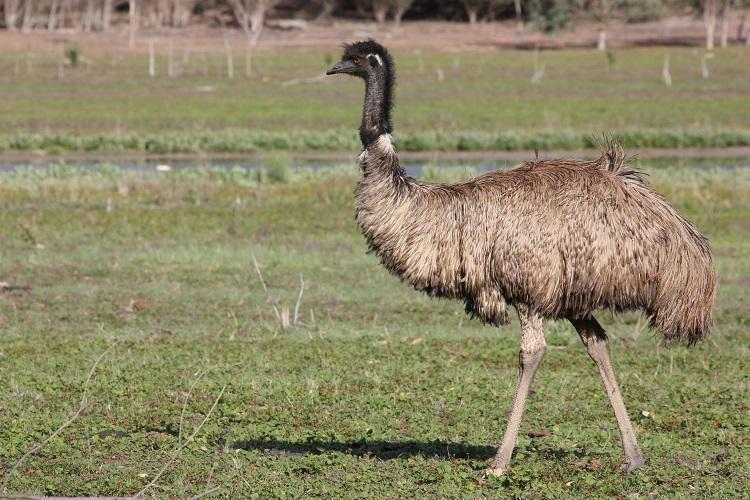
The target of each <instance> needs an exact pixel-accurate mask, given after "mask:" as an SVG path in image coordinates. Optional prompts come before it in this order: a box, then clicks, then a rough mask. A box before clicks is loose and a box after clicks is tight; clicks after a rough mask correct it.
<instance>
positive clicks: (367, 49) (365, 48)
mask: <svg viewBox="0 0 750 500" xmlns="http://www.w3.org/2000/svg"><path fill="white" fill-rule="evenodd" d="M337 74H346V75H354V76H358V77H360V78H363V79H365V80H367V79H368V78H370V77H373V76H374V77H378V76H379V77H382V78H385V79H386V81H387V83H388V84H392V83H393V82H392V75H393V59H391V55H390V54H389V53H388V51H387V50H386V48H385V47H383V46H382V45H380V44H379V43H378V42H376V41H375V40H372V39H370V40H366V41H363V42H355V43H352V44H347V45H344V53H343V55H342V56H341V61H340V62H339V63H338V64H336V65H334V66H333V67H332V68H331V69H329V70H328V71H327V72H326V75H337Z"/></svg>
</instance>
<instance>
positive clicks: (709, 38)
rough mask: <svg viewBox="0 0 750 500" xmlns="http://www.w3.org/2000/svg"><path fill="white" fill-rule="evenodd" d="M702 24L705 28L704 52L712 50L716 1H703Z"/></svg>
mask: <svg viewBox="0 0 750 500" xmlns="http://www.w3.org/2000/svg"><path fill="white" fill-rule="evenodd" d="M703 24H704V25H705V26H706V50H714V36H715V33H716V0H703Z"/></svg>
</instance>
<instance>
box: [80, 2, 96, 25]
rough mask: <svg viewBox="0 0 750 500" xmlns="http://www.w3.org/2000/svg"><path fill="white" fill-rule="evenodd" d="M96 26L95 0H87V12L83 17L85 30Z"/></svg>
mask: <svg viewBox="0 0 750 500" xmlns="http://www.w3.org/2000/svg"><path fill="white" fill-rule="evenodd" d="M93 28H94V0H86V12H85V14H84V17H83V31H87V32H88V31H91V30H92V29H93Z"/></svg>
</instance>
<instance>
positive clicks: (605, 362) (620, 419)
mask: <svg viewBox="0 0 750 500" xmlns="http://www.w3.org/2000/svg"><path fill="white" fill-rule="evenodd" d="M570 322H571V323H573V326H574V327H575V328H576V330H577V331H578V335H580V337H581V340H582V341H583V344H584V345H585V346H586V350H587V351H588V353H589V356H591V359H593V360H594V363H596V367H597V368H598V369H599V375H601V377H602V381H603V382H604V387H605V389H607V395H608V396H609V402H610V404H611V405H612V409H613V410H614V412H615V417H616V418H617V425H618V426H619V427H620V438H621V439H622V449H623V451H624V452H625V464H624V465H623V470H624V471H625V472H630V471H633V470H635V469H637V468H639V467H641V466H642V465H643V464H644V462H645V461H644V459H643V454H641V449H640V448H639V447H638V441H636V439H635V431H634V430H633V425H632V424H631V423H630V419H629V418H628V412H627V410H626V409H625V403H623V400H622V395H621V394H620V388H619V387H618V386H617V379H616V378H615V371H614V369H613V368H612V359H611V358H610V354H609V341H608V340H607V335H606V334H605V333H604V329H603V328H602V327H601V325H599V323H598V322H597V321H596V320H595V319H594V318H593V316H592V317H591V319H587V320H570Z"/></svg>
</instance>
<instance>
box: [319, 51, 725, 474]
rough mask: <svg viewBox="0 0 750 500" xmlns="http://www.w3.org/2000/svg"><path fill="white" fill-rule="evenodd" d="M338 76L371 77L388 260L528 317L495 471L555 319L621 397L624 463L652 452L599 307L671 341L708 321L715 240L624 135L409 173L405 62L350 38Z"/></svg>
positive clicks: (363, 188)
mask: <svg viewBox="0 0 750 500" xmlns="http://www.w3.org/2000/svg"><path fill="white" fill-rule="evenodd" d="M327 74H329V75H333V74H349V75H353V76H357V77H359V78H362V79H363V80H364V81H365V101H364V110H363V112H362V122H361V125H360V128H359V136H360V139H361V141H362V145H363V151H362V154H361V155H360V164H361V167H362V172H363V176H362V179H361V180H360V182H359V183H358V186H357V190H356V202H355V208H356V220H357V223H358V224H359V226H360V228H361V230H362V233H363V234H364V236H365V238H366V239H367V242H368V244H369V246H370V248H371V250H373V251H374V252H375V253H376V254H377V255H378V256H379V258H380V260H381V261H382V263H383V265H384V266H385V267H386V268H387V269H388V270H389V271H390V272H392V273H393V274H396V275H397V276H399V277H401V279H402V280H403V281H405V282H407V283H409V284H410V285H412V286H413V287H414V288H416V289H417V290H421V291H424V292H427V293H429V294H431V295H435V296H440V297H446V298H452V299H460V300H463V301H464V302H465V304H466V312H467V313H469V314H471V315H472V316H476V317H478V318H479V319H480V320H481V321H483V322H485V323H489V324H492V325H498V326H499V325H503V324H507V323H508V314H507V312H506V310H507V306H508V305H512V306H514V307H515V309H516V311H517V313H518V317H519V321H520V324H521V350H520V354H519V375H518V385H517V387H516V393H515V398H514V400H513V405H512V409H511V412H510V417H509V421H508V425H507V428H506V431H505V435H504V437H503V441H502V444H501V445H500V448H499V449H498V451H497V455H496V456H495V459H494V461H493V463H492V465H491V467H490V468H489V469H487V470H486V471H485V473H486V474H490V475H502V474H504V473H505V471H506V470H507V468H508V466H509V464H510V460H511V455H512V453H513V448H514V446H515V443H516V437H517V434H518V428H519V426H520V424H521V417H522V413H523V407H524V403H525V401H526V398H527V396H528V393H529V388H530V386H531V383H532V380H533V378H534V373H535V372H536V370H537V368H538V367H539V364H540V362H541V361H542V357H543V356H544V350H545V340H544V331H543V322H544V320H547V319H551V320H556V319H567V320H568V321H570V322H571V323H572V324H573V326H574V327H575V329H576V331H577V332H578V335H579V336H580V338H581V340H582V341H583V344H584V345H585V347H586V350H587V352H588V354H589V356H590V357H591V359H592V360H593V361H594V363H595V364H596V367H597V368H598V371H599V375H600V376H601V379H602V381H603V383H604V387H605V389H606V391H607V395H608V396H609V400H610V404H611V406H612V409H613V410H614V414H615V417H616V419H617V423H618V426H619V430H620V437H621V440H622V446H623V451H624V454H625V462H624V464H623V470H624V471H627V472H629V471H632V470H634V469H637V468H638V467H641V466H642V465H643V464H644V458H643V455H642V454H641V450H640V448H639V446H638V442H637V441H636V437H635V432H634V430H633V426H632V424H631V423H630V419H629V418H628V414H627V410H626V409H625V404H624V403H623V399H622V396H621V395H620V390H619V388H618V385H617V380H616V378H615V373H614V370H613V368H612V361H611V359H610V353H609V344H608V340H607V335H606V334H605V332H604V329H603V328H602V327H601V326H600V325H599V323H598V322H597V320H596V319H595V318H594V316H593V311H594V310H596V309H610V310H613V311H625V310H641V311H644V312H645V313H646V314H647V315H648V318H649V321H650V324H651V326H652V327H653V328H654V329H655V330H656V331H657V332H659V333H660V334H662V335H663V337H664V340H665V342H667V343H674V342H679V341H683V342H686V343H688V344H694V343H695V342H697V341H698V340H701V339H703V338H704V337H705V336H706V335H707V334H708V332H709V329H710V327H711V322H712V315H713V303H714V295H715V287H716V274H715V271H714V266H713V261H712V256H711V250H710V248H709V246H708V243H707V241H706V239H705V238H704V237H703V236H702V235H701V234H700V233H699V232H698V230H697V229H696V228H695V227H694V226H693V225H692V224H690V223H689V222H688V221H686V220H685V219H683V218H682V217H681V216H680V215H679V214H678V213H677V212H676V211H675V210H674V208H672V207H671V206H670V205H669V204H668V203H667V201H665V200H664V198H662V197H661V196H660V195H658V194H657V193H656V192H654V191H653V190H651V189H650V188H649V187H648V186H647V185H646V184H645V183H644V182H643V180H642V179H641V178H640V176H639V174H638V173H637V172H635V171H634V170H632V169H630V168H628V166H627V164H626V162H625V155H624V153H623V150H622V148H621V147H620V145H619V144H618V142H617V141H616V140H614V139H613V140H611V141H610V143H609V146H608V150H607V151H606V152H605V153H604V154H603V155H602V156H601V157H600V158H599V159H597V160H594V161H578V160H550V161H541V160H536V161H528V162H525V163H523V164H521V165H518V166H516V167H514V168H512V169H510V170H505V171H502V170H498V171H494V172H490V173H487V174H484V175H480V176H478V177H476V178H474V179H471V180H468V181H466V182H460V183H456V184H430V183H425V182H420V181H418V180H415V179H413V178H410V177H407V175H406V173H405V172H404V170H403V168H401V166H400V164H399V160H398V156H397V155H396V152H395V150H394V147H393V144H392V142H391V132H392V131H393V125H392V123H391V108H392V105H393V88H394V83H395V69H394V63H393V59H392V58H391V56H390V54H389V53H388V51H387V50H386V49H385V48H384V47H383V46H382V45H380V44H378V43H377V42H375V41H374V40H367V41H363V42H357V43H354V44H351V45H345V46H344V52H343V56H342V59H341V61H340V62H339V63H337V64H336V65H335V66H333V67H332V68H331V69H329V70H328V72H327Z"/></svg>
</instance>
